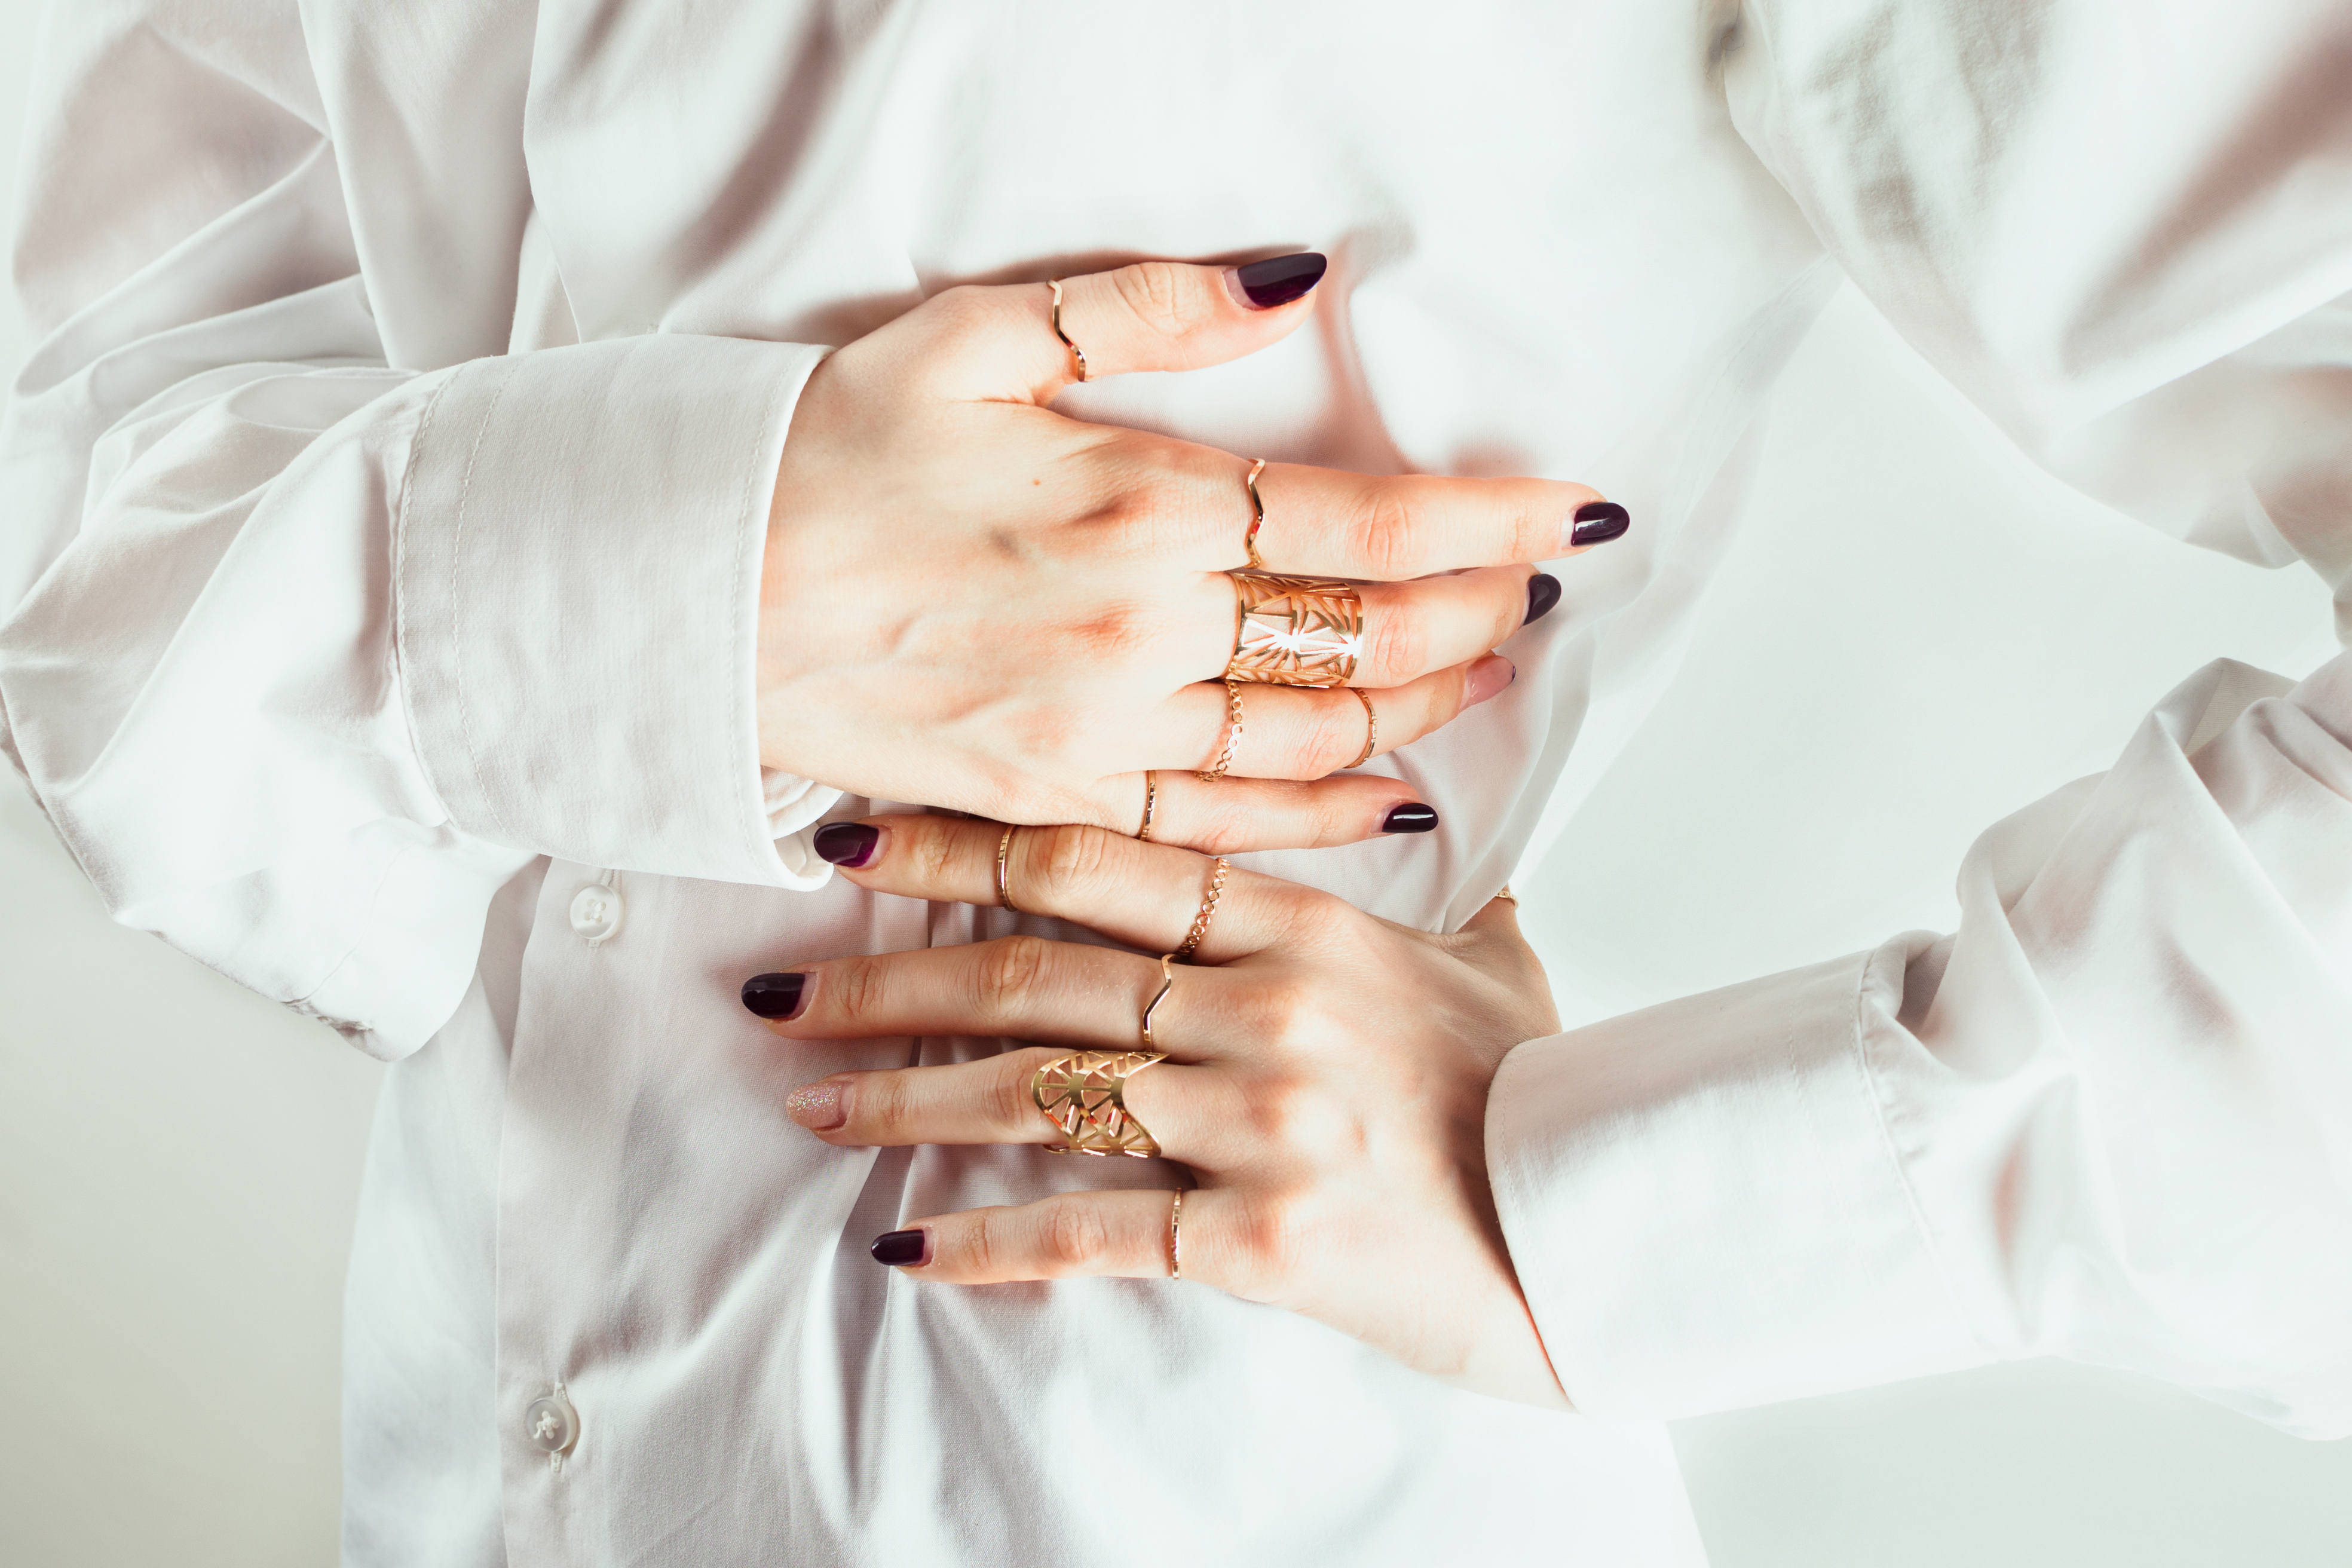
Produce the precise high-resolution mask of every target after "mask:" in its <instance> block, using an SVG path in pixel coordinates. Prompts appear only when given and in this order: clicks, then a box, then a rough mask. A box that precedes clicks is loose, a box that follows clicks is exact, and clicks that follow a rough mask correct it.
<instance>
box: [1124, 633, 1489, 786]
mask: <svg viewBox="0 0 2352 1568" xmlns="http://www.w3.org/2000/svg"><path fill="white" fill-rule="evenodd" d="M1517 674H1518V671H1517V668H1515V667H1514V666H1513V665H1512V663H1511V661H1510V660H1509V659H1507V658H1503V657H1502V656H1501V655H1500V654H1487V655H1486V656H1485V657H1484V658H1477V659H1474V660H1472V661H1471V662H1470V663H1467V664H1460V665H1455V666H1454V667H1452V668H1447V669H1441V670H1437V671H1435V672H1433V673H1432V674H1429V675H1424V676H1423V677H1421V678H1420V679H1417V680H1410V681H1407V682H1405V683H1404V684H1403V685H1402V686H1392V687H1388V688H1384V689H1378V690H1372V689H1364V688H1360V687H1359V688H1350V689H1347V690H1344V691H1343V690H1339V689H1328V688H1327V689H1316V688H1312V687H1304V686H1265V685H1254V684H1251V683H1248V682H1238V683H1236V686H1237V691H1236V692H1228V691H1227V690H1226V689H1225V687H1224V684H1223V682H1222V681H1219V682H1209V681H1202V682H1198V683H1195V684H1194V685H1192V686H1188V687H1186V688H1185V689H1183V690H1181V691H1180V692H1178V693H1177V694H1176V695H1175V697H1173V698H1172V699H1171V700H1170V702H1169V721H1168V723H1167V724H1166V726H1165V728H1166V730H1167V732H1168V733H1169V734H1170V735H1171V737H1172V736H1183V737H1187V738H1188V739H1189V742H1190V744H1186V743H1184V742H1177V743H1176V744H1175V745H1174V746H1173V747H1171V753H1170V754H1169V755H1166V756H1162V757H1158V758H1155V759H1154V760H1153V766H1155V767H1160V768H1168V769H1171V770H1190V769H1207V768H1210V767H1213V764H1214V763H1215V762H1216V760H1218V759H1220V758H1223V757H1225V755H1226V747H1227V744H1228V742H1230V743H1231V746H1232V752H1231V756H1230V760H1229V767H1230V770H1231V773H1230V776H1231V777H1234V778H1255V779H1319V778H1322V777H1324V776H1326V775H1327V774H1329V773H1337V772H1339V770H1341V769H1343V768H1349V767H1353V766H1355V765H1356V764H1357V763H1361V762H1368V761H1370V759H1371V758H1372V757H1377V756H1381V755H1382V754H1384V753H1386V752H1393V751H1395V750H1396V749H1397V748H1398V747H1400V746H1403V745H1407V744H1410V743H1411V742H1414V741H1417V740H1419V739H1420V738H1421V737H1422V736H1423V735H1426V734H1429V733H1431V732H1432V731H1436V730H1440V729H1443V728H1444V726H1446V725H1447V724H1450V723H1452V722H1453V721H1454V720H1455V719H1457V718H1459V717H1460V716H1461V715H1462V714H1463V713H1464V712H1465V710H1469V709H1471V708H1475V707H1476V706H1477V705H1478V704H1479V703H1481V702H1484V701H1486V700H1487V699H1488V698H1490V697H1493V696H1495V695H1496V694H1497V693H1499V692H1501V691H1502V690H1503V689H1505V688H1507V687H1508V686H1509V685H1510V684H1511V682H1512V680H1513V679H1516V678H1517ZM1359 693H1360V694H1359ZM1235 695H1238V697H1239V699H1240V703H1241V710H1242V714H1241V718H1242V723H1241V733H1240V734H1239V735H1238V736H1235V735H1234V733H1233V720H1234V714H1233V703H1234V697H1235ZM1367 747H1369V748H1370V749H1369V751H1368V750H1367ZM1123 793H1125V794H1129V795H1131V794H1132V793H1133V790H1132V788H1131V787H1129V789H1127V790H1126V791H1124V792H1123Z"/></svg>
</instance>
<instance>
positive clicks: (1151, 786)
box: [1135, 773, 1160, 844]
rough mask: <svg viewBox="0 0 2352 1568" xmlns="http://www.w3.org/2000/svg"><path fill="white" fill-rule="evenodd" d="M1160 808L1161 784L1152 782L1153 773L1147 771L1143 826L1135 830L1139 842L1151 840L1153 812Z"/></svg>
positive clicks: (1146, 842) (1145, 842) (1144, 842)
mask: <svg viewBox="0 0 2352 1568" xmlns="http://www.w3.org/2000/svg"><path fill="white" fill-rule="evenodd" d="M1159 809H1160V786H1159V785H1158V784H1155V783H1153V782H1152V776H1151V774H1150V773H1145V774H1144V775H1143V826H1140V827H1139V828H1137V829H1136V830H1135V837H1136V841H1137V842H1138V843H1140V844H1149V843H1150V842H1151V814H1152V813H1153V812H1155V811H1157V810H1159Z"/></svg>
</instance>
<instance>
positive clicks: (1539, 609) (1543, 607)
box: [817, 572, 1559, 860]
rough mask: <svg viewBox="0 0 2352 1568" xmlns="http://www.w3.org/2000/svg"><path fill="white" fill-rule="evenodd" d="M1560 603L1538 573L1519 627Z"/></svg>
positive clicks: (1553, 585)
mask: <svg viewBox="0 0 2352 1568" xmlns="http://www.w3.org/2000/svg"><path fill="white" fill-rule="evenodd" d="M1557 604H1559V578H1557V577H1554V576H1552V575H1550V574H1549V573H1544V572H1538V573H1537V574H1535V575H1534V576H1532V577H1530V578H1528V618H1527V619H1526V620H1524V621H1521V622H1520V623H1519V625H1521V626H1533V625H1534V624H1535V623H1536V622H1538V621H1539V620H1542V619H1543V618H1544V617H1545V616H1548V615H1550V614H1551V607H1552V606H1553V605H1557ZM817 837H818V839H819V840H820V842H819V843H818V845H817V853H818V854H820V855H824V844H823V842H822V840H823V838H824V835H823V834H819V835H818V836H817ZM825 858H826V859H828V860H830V859H832V858H833V857H832V856H830V855H825Z"/></svg>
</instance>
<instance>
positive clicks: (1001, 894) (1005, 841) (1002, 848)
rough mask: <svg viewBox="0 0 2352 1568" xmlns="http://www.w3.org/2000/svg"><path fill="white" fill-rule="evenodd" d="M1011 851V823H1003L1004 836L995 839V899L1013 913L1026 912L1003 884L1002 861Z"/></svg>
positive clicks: (1010, 890)
mask: <svg viewBox="0 0 2352 1568" xmlns="http://www.w3.org/2000/svg"><path fill="white" fill-rule="evenodd" d="M1012 852H1013V824H1011V823H1009V822H1008V823H1006V824H1005V825H1004V837H1002V838H1000V839H998V840H997V841H996V901H997V902H998V903H1000V904H1002V905H1003V906H1004V907H1005V908H1006V909H1008V910H1012V911H1013V913H1014V914H1016V915H1017V914H1024V913H1026V912H1027V911H1025V910H1023V909H1022V907H1021V906H1020V905H1019V904H1016V903H1014V902H1013V892H1012V889H1008V888H1007V887H1006V886H1005V885H1004V862H1005V860H1006V859H1007V858H1009V857H1010V856H1011V854H1012Z"/></svg>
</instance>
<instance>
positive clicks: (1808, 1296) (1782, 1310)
mask: <svg viewBox="0 0 2352 1568" xmlns="http://www.w3.org/2000/svg"><path fill="white" fill-rule="evenodd" d="M1905 953H1906V945H1905V943H1904V942H1901V941H1898V942H1895V943H1890V944H1889V945H1888V946H1887V947H1885V948H1881V949H1880V950H1878V951H1877V952H1874V953H1863V954H1858V955H1856V956H1854V957H1851V958H1845V959H1840V960H1837V961H1836V962H1834V963H1824V964H1820V965H1816V966H1815V967H1813V968H1811V969H1801V970H1795V971H1792V972H1790V973H1786V974H1781V975H1776V976H1774V977H1772V978H1769V979H1766V980H1759V981H1755V982H1751V983H1749V984H1745V985H1738V986H1733V987H1731V988H1729V989H1727V990H1724V991H1717V992H1713V993H1710V994H1706V995H1703V996H1694V997H1689V998H1685V1000H1682V1001H1679V1002H1673V1003H1669V1004H1667V1005H1664V1006H1661V1007H1653V1008H1651V1009H1649V1010H1648V1011H1646V1012H1641V1013H1634V1014H1630V1015H1628V1016H1624V1017H1622V1018H1615V1019H1612V1020H1610V1021H1608V1022H1606V1023H1601V1024H1596V1025H1592V1026H1590V1027H1587V1028H1583V1029H1578V1030H1574V1031H1571V1032H1570V1033H1568V1034H1564V1035H1555V1036H1553V1037H1550V1038H1549V1039H1542V1040H1532V1041H1529V1042H1528V1044H1526V1045H1523V1046H1521V1047H1518V1048H1517V1050H1515V1051H1513V1052H1512V1053H1511V1054H1510V1056H1509V1057H1508V1058H1506V1059H1505V1060H1504V1063H1503V1067H1502V1070H1501V1071H1500V1072H1499V1073H1498V1074H1496V1079H1495V1084H1494V1088H1493V1090H1492V1091H1491V1094H1490V1096H1489V1099H1488V1101H1487V1110H1486V1157H1487V1166H1488V1171H1489V1173H1490V1175H1491V1178H1492V1180H1493V1183H1494V1189H1495V1201H1496V1206H1497V1208H1498V1209H1499V1210H1500V1213H1501V1216H1502V1223H1503V1231H1504V1235H1505V1237H1506V1238H1507V1241H1508V1243H1509V1247H1510V1251H1511V1258H1512V1261H1513V1264H1514V1266H1515V1267H1516V1268H1517V1271H1518V1277H1519V1284H1520V1287H1521V1289H1524V1290H1525V1292H1526V1293H1527V1298H1528V1307H1529V1309H1530V1310H1531V1311H1532V1312H1533V1314H1534V1316H1535V1320H1536V1326H1537V1328H1538V1331H1540V1332H1541V1333H1542V1335H1543V1339H1544V1344H1545V1348H1546V1349H1547V1350H1548V1351H1549V1352H1550V1355H1551V1360H1552V1365H1553V1368H1554V1369H1555V1370H1556V1371H1557V1372H1558V1373H1559V1379H1560V1384H1561V1385H1562V1387H1563V1388H1564V1389H1565V1390H1566V1391H1567V1394H1568V1396H1569V1398H1570V1400H1571V1401H1573V1402H1574V1403H1575V1405H1576V1406H1577V1408H1578V1409H1579V1410H1581V1411H1583V1412H1585V1413H1586V1414H1588V1415H1608V1416H1629V1417H1634V1416H1638V1417H1643V1418H1665V1417H1677V1416H1685V1415H1700V1414H1704V1413H1706V1412H1708V1411H1716V1410H1726V1409H1732V1408H1736V1407H1738V1406H1741V1405H1759V1404H1764V1403H1767V1402H1769V1401H1772V1400H1776V1399H1787V1398H1794V1397H1798V1396H1801V1395H1806V1394H1827V1393H1831V1392H1833V1391H1836V1390H1839V1389H1843V1388H1853V1387H1860V1386H1864V1385H1865V1384H1876V1383H1885V1382H1889V1381H1892V1380H1894V1379H1896V1378H1901V1377H1908V1376H1917V1375H1921V1374H1925V1373H1934V1372H1945V1371H1950V1370H1954V1369H1956V1368H1958V1367H1962V1366H1971V1365H1976V1364H1979V1363H1982V1362H1984V1361H1986V1360H1987V1359H1989V1358H1988V1357H1987V1355H1986V1354H1985V1353H1984V1352H1983V1351H1982V1350H1981V1349H1980V1348H1979V1345H1978V1344H1977V1342H1976V1341H1975V1339H1974V1337H1973V1336H1972V1335H1971V1334H1970V1333H1969V1331H1968V1328H1967V1325H1966V1323H1965V1322H1964V1321H1963V1320H1962V1318H1961V1316H1960V1314H1959V1312H1958V1310H1957V1308H1956V1306H1955V1305H1954V1302H1953V1300H1952V1297H1951V1294H1950V1292H1949V1291H1948V1289H1947V1288H1946V1285H1945V1281H1944V1278H1943V1274H1942V1271H1941V1270H1940V1269H1939V1268H1938V1267H1937V1259H1936V1257H1935V1254H1934V1252H1933V1250H1932V1249H1931V1247H1929V1245H1928V1242H1927V1237H1926V1233H1925V1232H1924V1230H1923V1228H1922V1226H1921V1225H1920V1223H1919V1220H1918V1218H1917V1216H1916V1212H1915V1207H1914V1205H1913V1202H1912V1199H1911V1194H1910V1191H1909V1188H1908V1185H1907V1184H1906V1181H1905V1180H1904V1177H1903V1173H1902V1171H1901V1169H1900V1167H1899V1165H1898V1163H1897V1162H1896V1159H1895V1154H1894V1152H1893V1147H1892V1144H1891V1143H1890V1141H1889V1138H1888V1136H1887V1132H1886V1129H1885V1122H1884V1121H1883V1119H1882V1116H1881V1111H1880V1103H1879V1100H1878V1097H1877V1095H1876V1093H1875V1092H1874V1084H1873V1082H1872V1073H1871V1067H1870V1063H1869V1059H1868V1056H1867V1054H1866V1049H1865V1045H1866V1041H1865V1036H1866V1035H1867V1034H1869V1033H1870V1032H1872V1031H1874V1030H1877V1029H1880V1028H1885V1029H1890V1030H1891V1029H1895V1028H1896V1027H1897V1026H1896V1024H1895V1016H1896V1014H1897V1013H1899V1011H1900V1009H1901V1006H1902V1000H1903V975H1904V967H1905V964H1904V960H1905Z"/></svg>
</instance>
